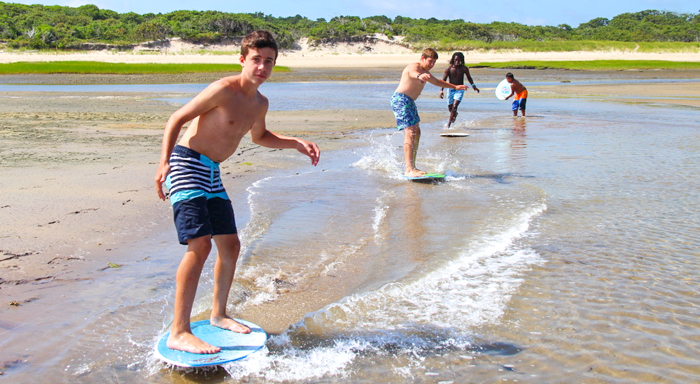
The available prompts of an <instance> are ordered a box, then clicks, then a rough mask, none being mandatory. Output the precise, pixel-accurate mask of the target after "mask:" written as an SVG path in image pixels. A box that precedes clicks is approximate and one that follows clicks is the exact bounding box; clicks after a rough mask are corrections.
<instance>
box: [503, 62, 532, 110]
mask: <svg viewBox="0 0 700 384" xmlns="http://www.w3.org/2000/svg"><path fill="white" fill-rule="evenodd" d="M506 80H507V81H508V82H509V83H510V95H508V96H506V100H508V99H509V98H510V97H511V96H515V97H514V98H513V116H518V109H520V111H522V114H523V116H525V106H526V105H527V88H525V86H524V85H523V84H522V83H521V82H519V81H518V80H515V76H513V74H512V73H510V72H508V73H506Z"/></svg>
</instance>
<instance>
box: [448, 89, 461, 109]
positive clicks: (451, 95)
mask: <svg viewBox="0 0 700 384" xmlns="http://www.w3.org/2000/svg"><path fill="white" fill-rule="evenodd" d="M463 97H464V90H463V89H462V90H459V91H458V90H456V89H448V90H447V105H452V104H454V103H455V100H457V101H462V98H463Z"/></svg>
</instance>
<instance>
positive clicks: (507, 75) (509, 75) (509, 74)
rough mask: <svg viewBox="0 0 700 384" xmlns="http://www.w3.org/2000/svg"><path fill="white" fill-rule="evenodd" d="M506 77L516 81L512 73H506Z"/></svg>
mask: <svg viewBox="0 0 700 384" xmlns="http://www.w3.org/2000/svg"><path fill="white" fill-rule="evenodd" d="M506 77H510V78H511V79H515V76H513V74H512V73H510V72H508V73H506Z"/></svg>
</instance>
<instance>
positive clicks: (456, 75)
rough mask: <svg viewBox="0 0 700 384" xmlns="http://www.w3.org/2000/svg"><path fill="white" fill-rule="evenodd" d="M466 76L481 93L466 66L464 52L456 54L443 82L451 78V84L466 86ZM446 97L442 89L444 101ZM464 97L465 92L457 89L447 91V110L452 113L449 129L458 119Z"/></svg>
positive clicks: (446, 70) (441, 96)
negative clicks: (460, 104)
mask: <svg viewBox="0 0 700 384" xmlns="http://www.w3.org/2000/svg"><path fill="white" fill-rule="evenodd" d="M465 76H466V77H467V80H469V84H471V85H472V88H473V89H474V90H475V91H476V93H479V88H477V87H476V85H474V80H472V75H471V74H470V73H469V67H467V66H466V65H465V64H464V54H463V53H462V52H455V53H454V54H453V55H452V58H451V59H450V66H449V67H447V69H445V75H444V76H442V80H448V78H449V80H448V82H449V83H450V84H455V85H462V84H464V77H465ZM444 97H445V91H444V89H440V98H441V99H442V98H444ZM462 97H464V91H458V90H455V89H450V90H448V91H447V110H449V111H450V121H448V122H447V128H449V127H450V126H451V125H452V123H454V122H455V119H457V107H459V103H461V102H462Z"/></svg>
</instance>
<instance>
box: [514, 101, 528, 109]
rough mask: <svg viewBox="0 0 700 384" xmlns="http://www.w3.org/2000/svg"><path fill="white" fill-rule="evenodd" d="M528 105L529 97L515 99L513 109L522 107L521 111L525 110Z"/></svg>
mask: <svg viewBox="0 0 700 384" xmlns="http://www.w3.org/2000/svg"><path fill="white" fill-rule="evenodd" d="M526 105H527V99H520V100H513V104H512V105H511V110H513V111H517V110H518V109H520V110H521V111H524V110H525V106H526Z"/></svg>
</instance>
